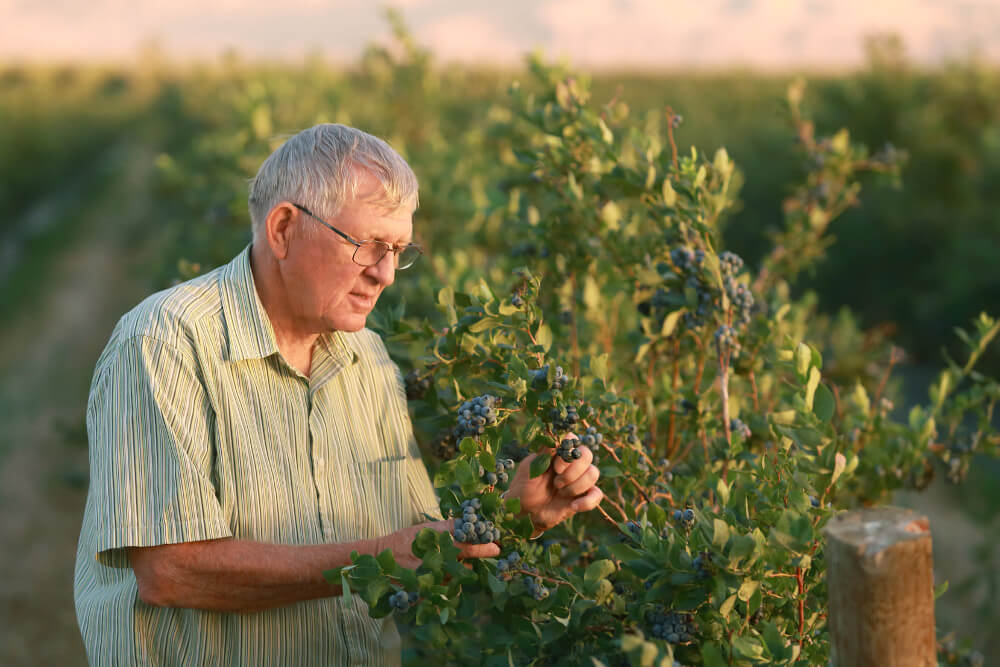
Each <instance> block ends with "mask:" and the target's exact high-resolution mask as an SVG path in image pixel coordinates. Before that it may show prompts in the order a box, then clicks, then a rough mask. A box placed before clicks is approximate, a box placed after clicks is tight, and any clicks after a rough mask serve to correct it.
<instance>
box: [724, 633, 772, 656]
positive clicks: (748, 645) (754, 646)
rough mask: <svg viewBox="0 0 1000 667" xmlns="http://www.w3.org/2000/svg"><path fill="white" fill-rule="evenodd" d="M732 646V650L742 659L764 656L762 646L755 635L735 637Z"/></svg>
mask: <svg viewBox="0 0 1000 667" xmlns="http://www.w3.org/2000/svg"><path fill="white" fill-rule="evenodd" d="M732 647H733V652H734V653H735V654H736V655H737V656H739V657H740V658H743V659H744V660H760V659H761V658H763V657H764V647H763V646H762V645H761V643H760V641H758V640H757V639H756V638H755V637H748V636H742V637H735V638H734V639H733V641H732Z"/></svg>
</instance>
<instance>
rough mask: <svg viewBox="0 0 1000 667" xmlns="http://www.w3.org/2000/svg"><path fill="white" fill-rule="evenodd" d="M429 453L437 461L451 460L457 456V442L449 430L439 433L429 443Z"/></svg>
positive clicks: (453, 433) (452, 432)
mask: <svg viewBox="0 0 1000 667" xmlns="http://www.w3.org/2000/svg"><path fill="white" fill-rule="evenodd" d="M431 451H432V452H433V453H434V456H436V457H438V458H439V459H445V460H447V459H453V458H455V456H456V455H457V454H458V440H456V439H455V432H454V431H453V430H451V429H445V430H443V431H440V432H439V433H438V434H437V436H435V438H434V440H432V441H431Z"/></svg>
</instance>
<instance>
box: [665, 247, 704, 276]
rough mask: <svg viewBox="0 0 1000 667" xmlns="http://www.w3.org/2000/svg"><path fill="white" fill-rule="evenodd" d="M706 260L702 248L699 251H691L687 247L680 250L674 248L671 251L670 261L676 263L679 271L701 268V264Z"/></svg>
mask: <svg viewBox="0 0 1000 667" xmlns="http://www.w3.org/2000/svg"><path fill="white" fill-rule="evenodd" d="M704 260H705V251H704V250H702V249H701V248H698V249H697V250H691V248H688V247H687V246H681V247H680V248H674V249H673V250H671V251H670V261H671V262H673V263H674V266H676V267H677V268H678V269H682V270H683V269H689V268H694V267H699V266H701V263H702V262H703V261H704Z"/></svg>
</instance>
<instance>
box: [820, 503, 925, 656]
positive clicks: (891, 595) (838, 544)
mask: <svg viewBox="0 0 1000 667" xmlns="http://www.w3.org/2000/svg"><path fill="white" fill-rule="evenodd" d="M824 533H825V534H826V560H827V588H828V589H829V596H830V615H829V623H830V635H831V638H832V653H833V664H834V665H835V666H836V667H895V666H898V667H923V666H924V665H928V666H933V665H937V655H936V640H935V636H934V570H933V558H932V556H931V533H930V526H929V524H928V522H927V517H924V516H920V515H918V514H916V513H914V512H912V511H910V510H905V509H901V508H896V507H880V508H874V509H862V510H856V511H852V512H846V513H844V514H841V515H839V516H837V517H835V518H833V519H831V520H830V522H829V523H828V524H827V526H826V528H825V530H824Z"/></svg>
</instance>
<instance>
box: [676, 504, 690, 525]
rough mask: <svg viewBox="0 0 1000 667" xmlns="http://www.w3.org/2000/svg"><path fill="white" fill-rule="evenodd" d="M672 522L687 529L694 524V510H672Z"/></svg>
mask: <svg viewBox="0 0 1000 667" xmlns="http://www.w3.org/2000/svg"><path fill="white" fill-rule="evenodd" d="M673 516H674V521H676V522H677V523H680V524H682V525H683V526H684V527H685V528H689V527H690V526H691V524H693V523H694V510H693V509H691V508H690V507H689V508H687V509H686V510H674V515H673Z"/></svg>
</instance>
